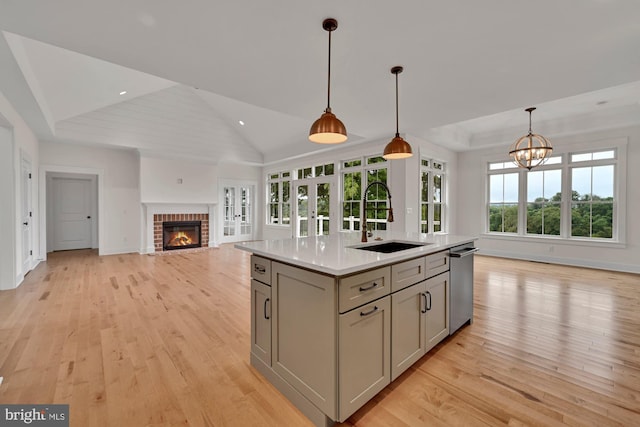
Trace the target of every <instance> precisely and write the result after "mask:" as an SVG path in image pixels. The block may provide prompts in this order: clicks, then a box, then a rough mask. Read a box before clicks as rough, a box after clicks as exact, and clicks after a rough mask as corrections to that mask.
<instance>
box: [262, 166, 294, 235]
mask: <svg viewBox="0 0 640 427" xmlns="http://www.w3.org/2000/svg"><path fill="white" fill-rule="evenodd" d="M267 191H268V193H269V194H268V200H269V206H268V209H267V211H268V216H267V224H271V225H290V224H291V173H290V172H278V173H272V174H269V175H268V177H267Z"/></svg>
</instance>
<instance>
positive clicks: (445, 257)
mask: <svg viewBox="0 0 640 427" xmlns="http://www.w3.org/2000/svg"><path fill="white" fill-rule="evenodd" d="M425 260H426V273H427V274H426V278H427V279H428V278H429V277H433V276H437V275H438V274H440V273H444V272H445V271H449V251H442V252H438V253H435V254H431V255H427V256H426V257H425Z"/></svg>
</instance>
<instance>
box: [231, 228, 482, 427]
mask: <svg viewBox="0 0 640 427" xmlns="http://www.w3.org/2000/svg"><path fill="white" fill-rule="evenodd" d="M376 238H377V239H379V240H374V239H373V238H370V239H369V242H367V243H362V242H360V233H357V232H355V233H338V234H336V235H331V236H317V237H306V238H298V239H284V240H267V241H256V242H245V243H240V244H237V245H236V247H237V248H238V249H241V250H245V251H249V252H251V253H252V254H253V255H252V257H251V277H252V281H251V304H252V312H251V328H252V330H251V364H252V365H253V366H254V367H255V368H256V369H257V370H258V371H259V372H260V373H261V374H262V375H264V376H265V377H266V378H267V379H268V380H269V381H270V382H271V383H272V384H273V385H274V386H275V387H276V388H277V389H278V390H280V392H282V393H283V394H284V395H285V396H286V397H287V398H288V399H289V400H290V401H291V402H292V403H293V404H294V405H295V406H296V407H297V408H298V409H300V410H301V411H302V412H303V413H304V414H305V415H306V416H307V417H309V419H310V420H311V421H312V422H313V423H315V424H316V425H323V426H326V425H332V424H333V423H334V422H336V421H344V420H346V419H347V418H348V417H349V416H350V415H351V414H353V413H354V412H355V411H356V410H358V409H359V408H360V407H361V406H362V405H364V404H365V403H366V402H367V401H368V400H370V399H371V398H372V397H374V396H375V395H376V394H377V393H378V392H380V391H381V390H382V389H383V388H384V387H386V386H387V385H388V384H389V383H390V382H391V381H393V380H394V379H396V378H397V377H398V376H399V375H400V374H401V373H402V372H404V371H405V370H406V369H407V368H409V367H410V366H411V365H412V364H413V363H415V362H416V361H417V360H419V359H420V358H421V357H422V356H423V355H424V354H425V353H426V352H427V351H429V350H430V349H431V348H433V347H434V346H435V345H436V344H438V343H439V342H440V341H442V340H443V339H444V338H446V337H447V336H449V334H450V333H452V332H453V331H452V330H450V327H449V325H450V312H451V297H450V288H451V283H450V263H449V253H450V249H452V248H460V247H465V246H473V241H474V240H475V238H474V237H469V236H452V235H435V236H428V235H425V234H417V233H416V234H410V233H388V232H377V233H376ZM381 250H382V251H390V252H389V253H385V252H379V251H381ZM472 274H473V273H472V272H471V277H472ZM464 276H466V277H469V274H465V275H464ZM465 304H468V305H472V299H471V300H468V302H467V303H465ZM469 308H471V307H469ZM468 317H469V319H468V320H469V321H472V317H473V315H472V314H470V315H469V316H468Z"/></svg>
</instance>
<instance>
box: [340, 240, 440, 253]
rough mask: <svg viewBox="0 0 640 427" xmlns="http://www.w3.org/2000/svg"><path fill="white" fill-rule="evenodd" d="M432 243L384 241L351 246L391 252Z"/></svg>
mask: <svg viewBox="0 0 640 427" xmlns="http://www.w3.org/2000/svg"><path fill="white" fill-rule="evenodd" d="M430 244H431V243H417V242H397V241H389V242H384V243H375V244H371V245H367V244H365V245H358V246H350V247H351V248H353V249H360V250H363V251H372V252H382V253H385V254H390V253H393V252H399V251H406V250H407V249H414V248H419V247H420V246H427V245H430Z"/></svg>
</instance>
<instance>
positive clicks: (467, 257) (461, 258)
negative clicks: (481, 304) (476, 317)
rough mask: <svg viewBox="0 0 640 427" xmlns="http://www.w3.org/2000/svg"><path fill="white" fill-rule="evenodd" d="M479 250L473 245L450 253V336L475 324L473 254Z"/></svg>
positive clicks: (458, 247)
mask: <svg viewBox="0 0 640 427" xmlns="http://www.w3.org/2000/svg"><path fill="white" fill-rule="evenodd" d="M477 251H478V248H476V247H474V246H473V243H468V244H466V245H461V246H456V247H454V248H451V249H450V251H449V257H450V261H451V264H450V266H449V267H450V275H451V276H450V280H451V283H450V292H451V305H450V318H449V335H452V334H453V333H454V332H455V331H457V330H458V329H460V327H461V326H462V325H464V324H465V323H467V322H469V323H471V322H473V254H474V253H476V252H477Z"/></svg>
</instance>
